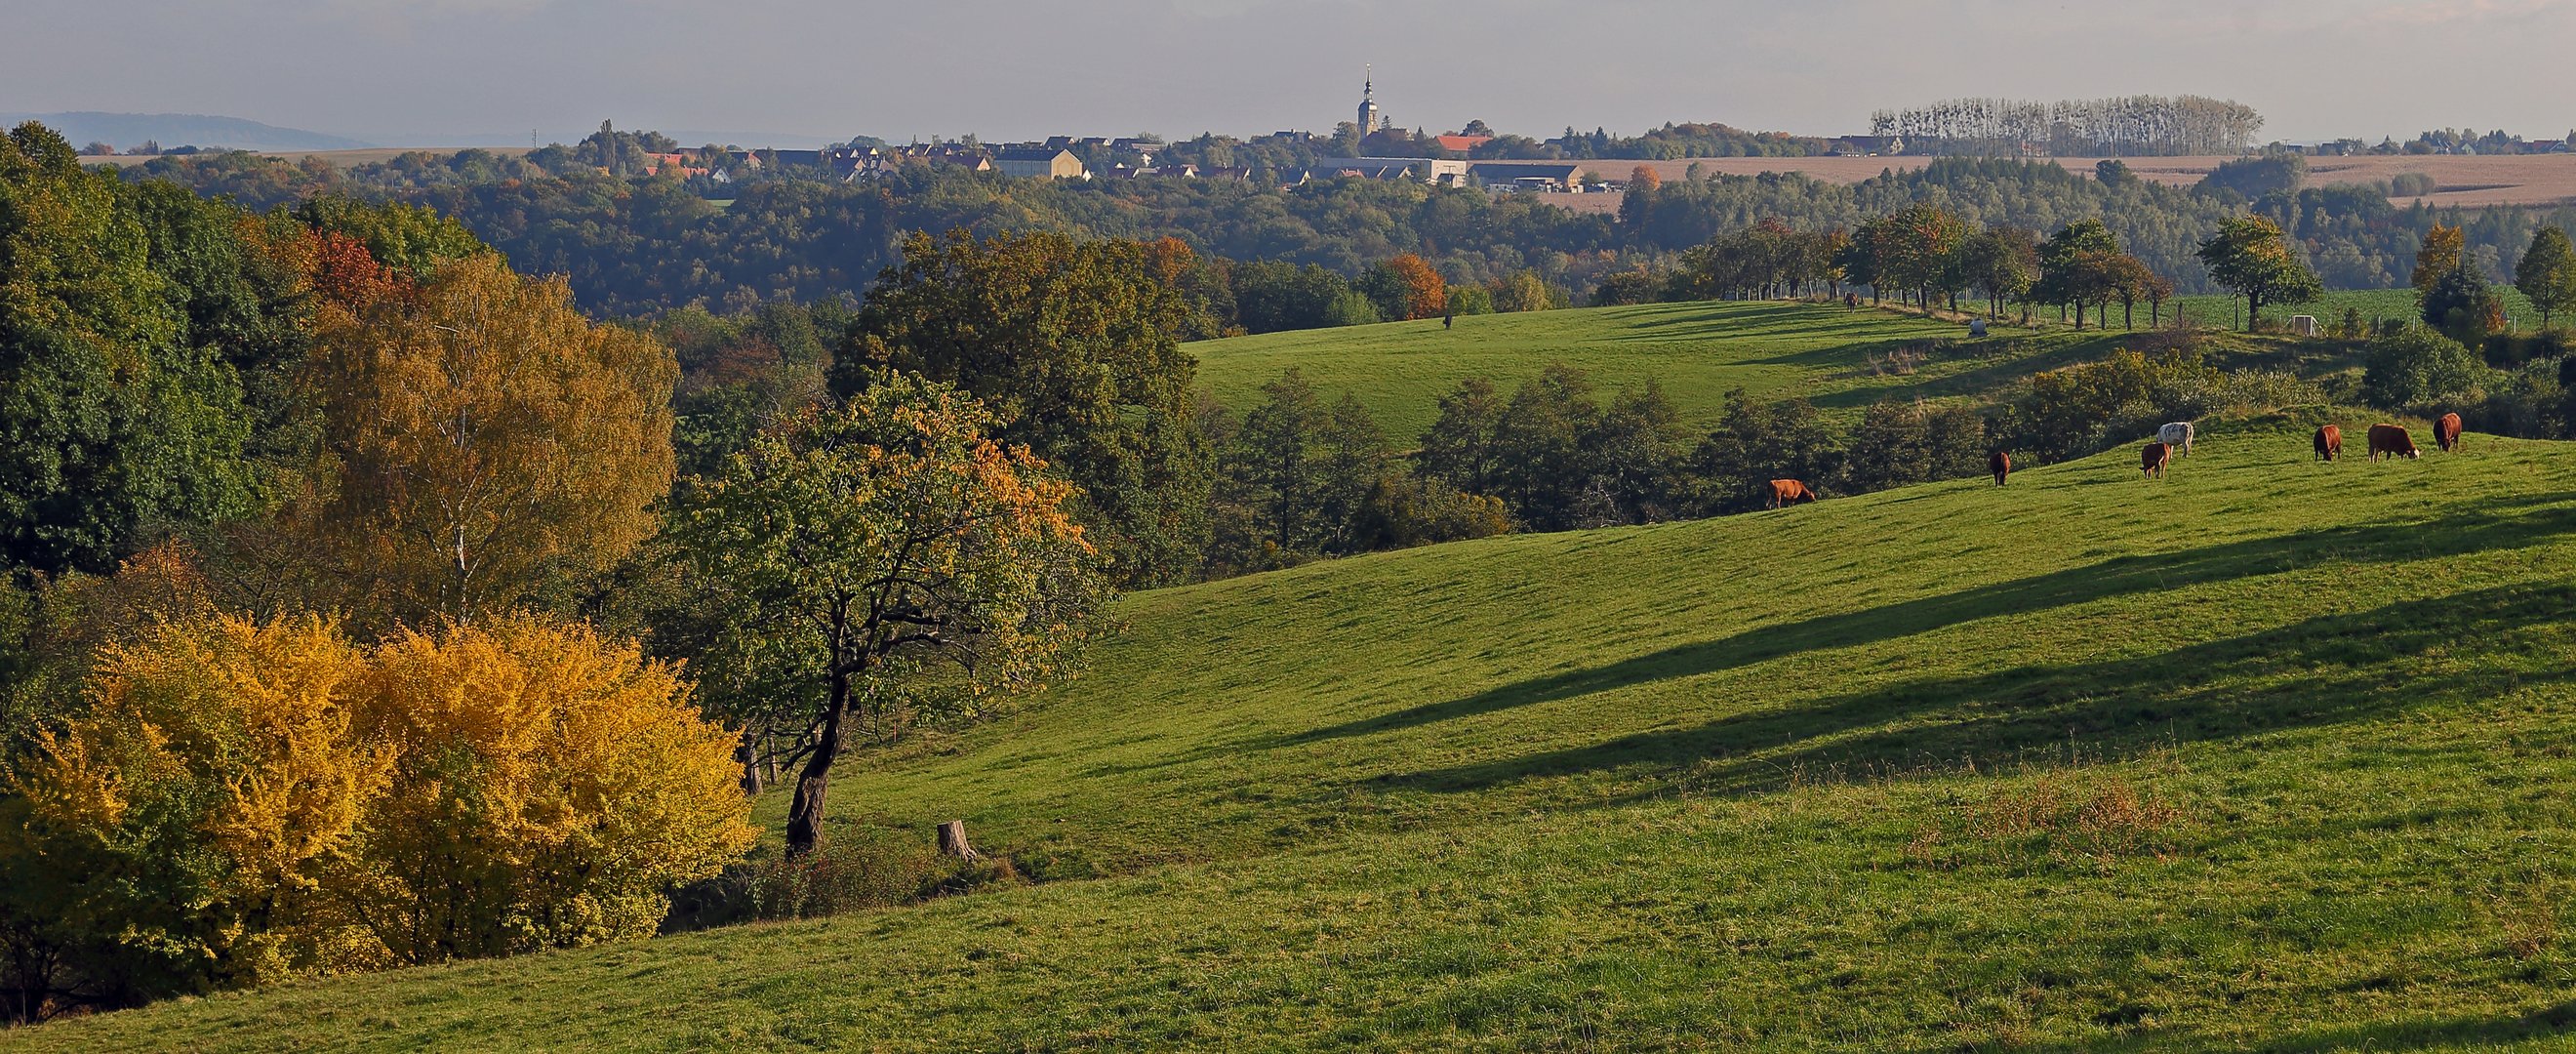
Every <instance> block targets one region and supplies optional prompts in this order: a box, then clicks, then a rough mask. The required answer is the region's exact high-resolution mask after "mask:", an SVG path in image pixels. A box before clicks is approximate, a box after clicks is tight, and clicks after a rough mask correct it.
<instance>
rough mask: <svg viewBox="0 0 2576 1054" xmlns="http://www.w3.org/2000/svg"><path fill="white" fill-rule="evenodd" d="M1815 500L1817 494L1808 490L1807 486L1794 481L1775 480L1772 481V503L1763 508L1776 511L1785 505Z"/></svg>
mask: <svg viewBox="0 0 2576 1054" xmlns="http://www.w3.org/2000/svg"><path fill="white" fill-rule="evenodd" d="M1814 500H1816V492H1815V491H1812V490H1808V489H1807V485H1806V484H1804V483H1800V482H1798V481H1797V480H1794V479H1775V480H1772V481H1771V501H1770V502H1769V503H1768V504H1766V505H1764V506H1763V508H1766V509H1776V508H1779V507H1780V506H1783V505H1795V504H1797V503H1799V502H1802V501H1814Z"/></svg>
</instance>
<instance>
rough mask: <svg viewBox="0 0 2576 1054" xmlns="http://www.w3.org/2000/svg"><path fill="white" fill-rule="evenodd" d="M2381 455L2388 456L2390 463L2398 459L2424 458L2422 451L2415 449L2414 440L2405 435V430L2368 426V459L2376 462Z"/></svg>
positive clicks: (2391, 426)
mask: <svg viewBox="0 0 2576 1054" xmlns="http://www.w3.org/2000/svg"><path fill="white" fill-rule="evenodd" d="M2381 454H2386V455H2388V459H2389V460H2391V461H2395V460H2397V459H2398V458H2400V457H2423V456H2424V452H2423V451H2421V450H2417V449H2415V439H2414V437H2412V436H2409V435H2407V434H2406V430H2405V429H2403V428H2399V427H2397V426H2396V425H2372V426H2370V459H2371V460H2372V461H2377V460H2379V455H2381Z"/></svg>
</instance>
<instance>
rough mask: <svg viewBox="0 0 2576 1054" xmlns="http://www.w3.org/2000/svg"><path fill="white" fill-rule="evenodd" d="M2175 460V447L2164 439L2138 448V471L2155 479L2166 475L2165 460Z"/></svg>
mask: <svg viewBox="0 0 2576 1054" xmlns="http://www.w3.org/2000/svg"><path fill="white" fill-rule="evenodd" d="M2171 460H2173V447H2172V446H2170V445H2167V444H2165V443H2164V442H2162V441H2158V442H2154V443H2149V444H2147V445H2146V446H2144V447H2141V448H2139V449H2138V471H2140V472H2143V473H2146V474H2147V475H2148V476H2150V477H2153V478H2155V479H2163V478H2164V476H2165V462H2168V461H2171Z"/></svg>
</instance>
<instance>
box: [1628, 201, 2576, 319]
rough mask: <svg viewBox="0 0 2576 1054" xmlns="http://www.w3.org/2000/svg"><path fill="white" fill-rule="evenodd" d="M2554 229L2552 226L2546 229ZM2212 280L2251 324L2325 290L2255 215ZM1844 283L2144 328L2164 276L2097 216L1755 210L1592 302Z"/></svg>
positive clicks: (2221, 249)
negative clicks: (2030, 220)
mask: <svg viewBox="0 0 2576 1054" xmlns="http://www.w3.org/2000/svg"><path fill="white" fill-rule="evenodd" d="M2551 229H2552V230H2554V229H2555V228H2551ZM2198 256H2199V258H2200V262H2201V264H2202V265H2203V266H2204V267H2205V268H2206V269H2207V273H2208V278H2209V281H2211V282H2213V283H2215V284H2216V285H2218V286H2219V287H2221V288H2224V289H2227V290H2230V291H2232V292H2235V293H2237V294H2239V295H2241V296H2244V297H2245V298H2246V305H2247V308H2248V324H2249V325H2255V324H2259V321H2260V318H2261V311H2262V308H2263V306H2264V305H2266V304H2275V303H2285V302H2286V303H2298V302H2301V301H2305V300H2310V299H2313V298H2315V297H2316V296H2317V295H2318V294H2320V293H2321V292H2323V289H2322V287H2321V286H2320V285H2319V284H2318V282H2317V279H2316V275H2315V273H2314V272H2312V271H2310V270H2309V269H2308V268H2307V267H2306V266H2305V265H2304V264H2302V263H2301V262H2300V261H2299V260H2298V258H2297V255H2296V254H2295V253H2294V252H2293V251H2292V250H2291V248H2290V246H2289V244H2288V242H2287V241H2286V240H2285V239H2284V238H2283V236H2282V234H2281V230H2280V228H2278V227H2276V226H2273V225H2272V223H2271V221H2269V220H2266V219H2263V218H2262V217H2259V216H2249V217H2240V218H2237V219H2232V220H2228V221H2225V222H2224V223H2222V224H2220V225H2219V229H2218V231H2217V233H2215V234H2213V235H2211V236H2210V237H2209V238H2207V239H2205V240H2203V241H2202V242H2201V244H2200V249H2199V252H2198ZM1845 284H1850V285H1854V286H1861V287H1866V288H1868V289H1869V290H1870V296H1871V299H1872V300H1873V301H1876V300H1877V299H1879V298H1880V297H1881V296H1882V295H1883V294H1888V293H1892V294H1894V295H1895V296H1896V297H1897V298H1898V299H1900V300H1902V301H1904V302H1907V303H1911V304H1913V305H1915V306H1917V307H1942V308H1947V309H1948V310H1952V311H1956V310H1958V309H1959V299H1960V297H1961V296H1962V295H1966V296H1970V297H1982V298H1984V299H1985V301H1986V310H1987V313H1988V314H1990V315H2001V314H2002V313H2003V311H2004V309H2005V307H2006V305H2009V304H2013V303H2019V304H2020V305H2021V306H2022V316H2023V320H2024V321H2025V322H2026V321H2028V319H2029V313H2030V306H2031V305H2033V304H2044V305H2053V306H2055V307H2056V308H2057V309H2058V311H2059V315H2060V317H2061V318H2063V317H2065V316H2066V315H2067V313H2068V312H2069V311H2070V310H2071V311H2072V321H2073V322H2074V324H2075V327H2076V328H2077V329H2082V328H2083V327H2084V319H2085V314H2086V312H2087V310H2088V309H2089V310H2090V311H2091V312H2092V314H2093V317H2094V318H2095V320H2096V321H2097V323H2098V324H2099V325H2102V326H2108V325H2110V310H2111V305H2112V304H2114V303H2117V304H2118V305H2120V309H2121V324H2122V325H2123V326H2124V327H2125V328H2130V329H2134V328H2136V326H2137V307H2138V305H2139V304H2141V303H2143V304H2145V305H2146V306H2147V322H2148V325H2150V326H2155V325H2160V324H2161V323H2162V321H2163V311H2164V304H2165V301H2167V300H2170V299H2172V298H2173V296H2174V292H2175V283H2174V282H2173V280H2171V279H2169V278H2166V277H2165V276H2163V275H2160V274H2157V273H2156V271H2155V270H2154V269H2153V268H2151V267H2149V266H2147V264H2146V263H2145V262H2144V261H2142V260H2139V259H2138V258H2137V257H2135V256H2132V255H2130V254H2128V253H2126V252H2124V251H2122V250H2121V247H2120V241H2119V238H2118V237H2116V236H2114V235H2113V234H2112V233H2111V231H2110V229H2109V228H2107V227H2105V226H2104V225H2103V224H2102V223H2101V221H2099V220H2089V219H2088V220H2078V221H2076V222H2074V223H2070V224H2067V225H2066V226H2065V227H2064V228H2062V229H2060V230H2058V231H2057V233H2055V234H2052V235H2049V236H2048V238H2047V239H2046V240H2045V241H2042V240H2040V239H2038V238H2037V237H2035V236H2034V235H2032V234H2031V233H2030V232H2028V231H2024V230H2020V229H2017V228H2013V227H1997V226H1988V227H1983V228H1979V227H1973V226H1971V225H1969V224H1968V223H1967V222H1966V221H1964V220H1962V219H1960V218H1959V217H1958V216H1956V215H1953V214H1952V213H1951V212H1950V211H1949V210H1947V209H1943V208H1940V207H1938V206H1933V205H1912V206H1908V207H1906V208H1904V209H1901V210H1899V211H1897V212H1894V213H1891V214H1889V215H1886V216H1880V217H1875V218H1872V219H1870V220H1868V221H1867V222H1864V223H1862V224H1861V226H1860V229H1859V230H1857V231H1853V232H1851V233H1849V234H1845V233H1844V232H1842V231H1839V230H1837V231H1826V232H1821V233H1818V232H1806V231H1798V230H1793V229H1791V228H1790V227H1789V226H1788V225H1787V224H1785V223H1782V222H1780V221H1778V220H1769V219H1766V220H1763V221H1762V222H1759V223H1756V224H1754V225H1753V226H1750V227H1747V228H1745V229H1743V230H1741V231H1737V232H1734V233H1732V234H1724V235H1720V236H1718V237H1716V238H1714V239H1711V240H1710V241H1709V243H1708V244H1706V245H1701V246H1697V247H1695V248H1692V249H1690V250H1688V251H1686V252H1684V253H1682V254H1681V256H1680V259H1679V260H1678V261H1677V262H1676V265H1675V266H1674V267H1673V268H1672V269H1671V270H1670V271H1658V270H1654V269H1650V268H1638V269H1635V270H1631V271H1624V272H1620V273H1616V274H1612V275H1609V276H1606V277H1604V278H1603V279H1602V281H1601V285H1600V286H1599V287H1598V288H1596V289H1595V290H1594V291H1593V296H1592V299H1593V302H1594V303H1597V304H1636V303H1648V302H1653V301H1659V300H1660V301H1689V300H1708V299H1716V298H1719V297H1729V296H1751V297H1766V298H1767V297H1774V296H1797V295H1802V294H1805V293H1808V292H1811V291H1822V292H1826V293H1829V294H1831V293H1838V292H1840V291H1841V289H1842V287H1843V286H1844V285H1845Z"/></svg>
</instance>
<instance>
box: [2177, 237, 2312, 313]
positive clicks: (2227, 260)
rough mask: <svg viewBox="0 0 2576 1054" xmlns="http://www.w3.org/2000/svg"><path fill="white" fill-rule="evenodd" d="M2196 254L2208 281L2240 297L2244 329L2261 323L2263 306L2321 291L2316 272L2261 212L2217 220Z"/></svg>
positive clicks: (2303, 299)
mask: <svg viewBox="0 0 2576 1054" xmlns="http://www.w3.org/2000/svg"><path fill="white" fill-rule="evenodd" d="M2199 255H2200V261H2201V263H2203V264H2205V265H2207V266H2208V268H2209V278H2210V281H2213V282H2216V283H2218V284H2219V285H2220V286H2221V287H2223V288H2226V289H2230V290H2233V291H2235V292H2236V294H2237V295H2239V296H2242V297H2244V298H2245V325H2246V328H2247V329H2248V330H2251V329H2252V328H2253V327H2254V326H2255V325H2256V324H2257V323H2258V322H2260V321H2261V319H2262V315H2263V305H2265V304H2298V303H2305V302H2307V301H2310V300H2314V299H2316V298H2317V297H2319V296H2321V295H2323V294H2324V293H2325V286H2324V285H2323V284H2322V283H2320V282H2319V281H2318V280H2317V273H2316V272H2315V271H2312V270H2310V269H2308V265H2307V264H2305V263H2303V262H2301V261H2300V260H2299V257H2298V254H2297V253H2296V252H2293V251H2292V250H2291V248H2290V245H2289V242H2288V240H2287V239H2285V238H2284V237H2282V234H2281V225H2280V224H2277V223H2274V222H2272V221H2271V220H2270V219H2268V218H2265V217H2262V216H2240V217H2237V218H2235V219H2232V220H2229V221H2227V222H2226V223H2223V224H2220V225H2219V228H2218V233H2216V234H2213V235H2210V236H2209V239H2208V240H2206V241H2203V242H2201V243H2200V254H2199Z"/></svg>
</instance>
